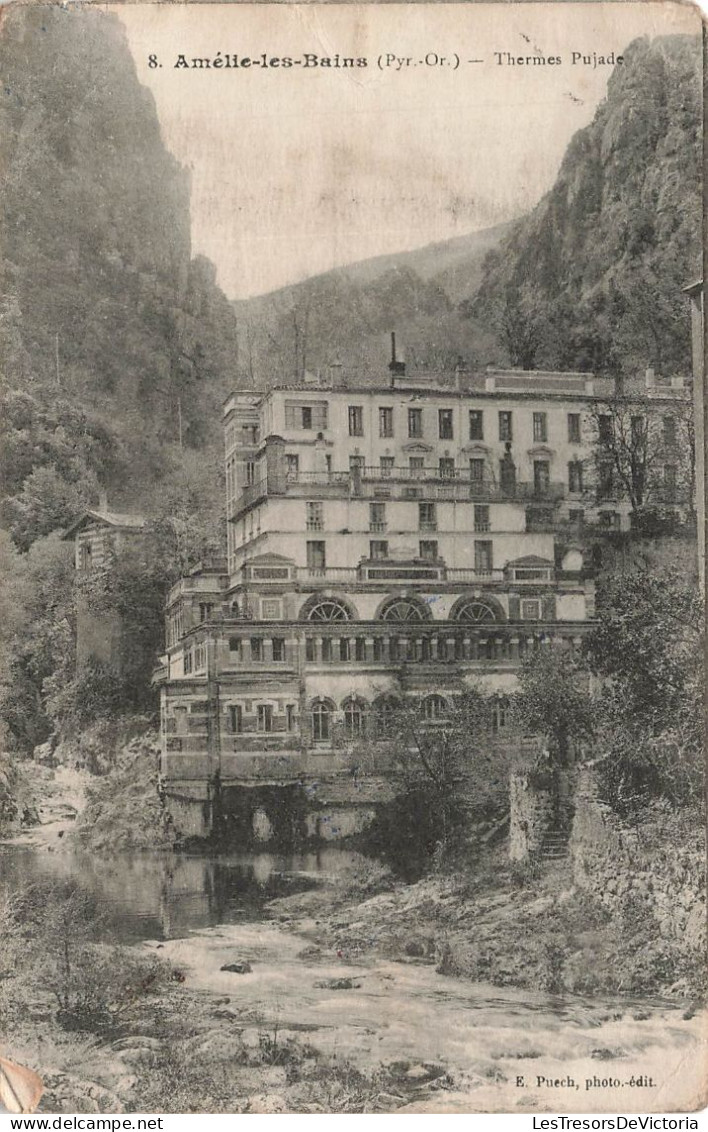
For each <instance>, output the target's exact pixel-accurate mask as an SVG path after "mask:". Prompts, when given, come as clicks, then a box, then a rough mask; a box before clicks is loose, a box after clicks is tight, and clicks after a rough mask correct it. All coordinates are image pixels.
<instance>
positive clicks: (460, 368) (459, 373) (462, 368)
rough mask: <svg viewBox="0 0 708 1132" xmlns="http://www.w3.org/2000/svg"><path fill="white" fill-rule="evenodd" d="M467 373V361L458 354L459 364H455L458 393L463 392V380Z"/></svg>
mask: <svg viewBox="0 0 708 1132" xmlns="http://www.w3.org/2000/svg"><path fill="white" fill-rule="evenodd" d="M466 373H467V366H466V365H465V359H464V358H463V357H462V355H461V354H458V356H457V362H456V364H455V389H456V390H457V392H458V393H461V392H462V378H463V376H464V374H466Z"/></svg>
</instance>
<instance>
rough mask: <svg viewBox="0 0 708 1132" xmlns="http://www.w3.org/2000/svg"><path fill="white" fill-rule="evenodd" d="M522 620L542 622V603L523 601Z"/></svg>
mask: <svg viewBox="0 0 708 1132" xmlns="http://www.w3.org/2000/svg"><path fill="white" fill-rule="evenodd" d="M521 620H522V621H540V620H541V602H540V601H522V602H521Z"/></svg>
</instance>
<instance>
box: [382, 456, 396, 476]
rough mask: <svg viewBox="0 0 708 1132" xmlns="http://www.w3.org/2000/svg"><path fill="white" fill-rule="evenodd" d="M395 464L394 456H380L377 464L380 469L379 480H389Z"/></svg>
mask: <svg viewBox="0 0 708 1132" xmlns="http://www.w3.org/2000/svg"><path fill="white" fill-rule="evenodd" d="M395 462H396V457H395V456H382V457H381V459H380V461H379V464H380V467H381V479H383V480H387V479H390V478H391V474H392V472H393V466H394V464H395Z"/></svg>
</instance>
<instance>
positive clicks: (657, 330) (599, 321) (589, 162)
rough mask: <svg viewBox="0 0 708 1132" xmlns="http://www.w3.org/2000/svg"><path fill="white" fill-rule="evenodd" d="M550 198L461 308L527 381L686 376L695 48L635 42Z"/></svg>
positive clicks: (697, 270) (696, 266) (696, 44)
mask: <svg viewBox="0 0 708 1132" xmlns="http://www.w3.org/2000/svg"><path fill="white" fill-rule="evenodd" d="M624 60H625V61H624V64H623V65H622V66H620V67H617V68H615V71H614V73H613V74H612V77H611V78H610V81H609V86H608V94H607V98H606V100H605V101H604V102H603V103H602V104H601V105H600V107H599V108H598V110H597V113H596V115H595V118H594V121H593V122H592V123H591V125H589V126H588V127H587V128H586V129H583V130H580V131H579V132H578V133H577V134H576V135H575V137H574V138H573V140H572V142H571V144H570V146H569V147H568V151H567V153H566V156H565V158H564V160H563V164H562V166H561V169H560V172H559V174H558V178H557V180H556V183H555V185H554V187H553V188H552V190H551V191H550V192H549V193H548V194H547V195H546V196H545V197H544V198H543V200H541V202H540V203H539V205H538V206H537V207H536V208H535V209H534V211H533V212H532V213H531V214H530V215H529V216H527V217H525V218H523V219H522V220H520V221H518V222H517V224H516V225H514V227H513V228H512V230H511V232H510V233H509V234H508V235H507V236H506V238H505V239H504V240H503V241H502V243H501V245H500V246H499V248H497V249H494V250H492V251H491V252H490V254H489V255H488V257H487V260H486V263H485V269H484V278H483V281H482V284H481V287H480V289H479V291H478V293H477V294H476V295H471V296H470V300H469V302H467V303H466V304H465V309H466V310H467V312H468V313H469V314H470V316H471V317H472V318H473V319H474V320H483V321H485V322H487V323H489V324H490V325H492V326H494V327H495V329H496V332H497V335H498V343H499V345H498V354H499V360H500V361H504V362H510V363H511V364H513V365H520V366H525V367H527V368H577V369H595V370H602V371H606V372H622V373H631V372H635V371H637V370H641V369H643V368H644V367H645V366H647V365H653V366H654V367H655V368H656V369H657V371H658V372H663V373H667V374H670V373H674V372H683V373H687V372H689V370H690V330H689V324H688V309H687V303H686V301H685V298H684V296H683V295H682V294H681V288H682V287H684V286H685V285H686V284H687V283H689V282H691V281H692V280H693V279H695V278H696V277H697V276H700V274H701V266H700V265H701V160H702V158H701V81H700V62H701V45H700V41H699V40H698V38H697V37H696V38H692V37H688V36H671V37H665V38H661V39H656V40H654V41H652V42H650V41H649V40H647V39H640V40H636V41H635V42H634V43H633V44H632V45H631V46H630V47H629V48H628V50H627V51H625V53H624Z"/></svg>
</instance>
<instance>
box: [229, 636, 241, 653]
mask: <svg viewBox="0 0 708 1132" xmlns="http://www.w3.org/2000/svg"><path fill="white" fill-rule="evenodd" d="M229 652H230V653H231V656H232V657H233V656H240V655H241V638H240V637H229Z"/></svg>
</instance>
